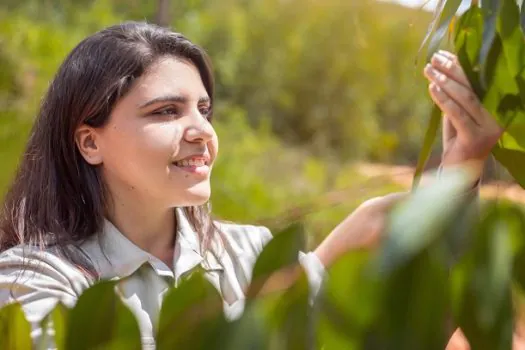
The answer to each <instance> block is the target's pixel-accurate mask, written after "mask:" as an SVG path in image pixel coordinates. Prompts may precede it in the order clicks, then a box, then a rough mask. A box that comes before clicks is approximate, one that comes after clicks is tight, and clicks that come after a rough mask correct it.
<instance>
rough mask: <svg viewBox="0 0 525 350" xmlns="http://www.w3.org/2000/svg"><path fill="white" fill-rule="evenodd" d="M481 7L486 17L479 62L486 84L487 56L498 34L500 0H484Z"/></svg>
mask: <svg viewBox="0 0 525 350" xmlns="http://www.w3.org/2000/svg"><path fill="white" fill-rule="evenodd" d="M481 9H482V12H483V17H484V23H483V24H484V25H483V38H482V45H481V50H480V55H479V63H480V65H481V67H482V70H481V82H482V84H484V86H486V76H485V74H484V73H485V72H486V69H485V68H484V67H485V65H486V62H487V56H488V53H489V50H490V47H491V46H492V43H493V41H494V37H495V35H496V23H497V19H498V14H499V9H500V0H484V1H482V2H481Z"/></svg>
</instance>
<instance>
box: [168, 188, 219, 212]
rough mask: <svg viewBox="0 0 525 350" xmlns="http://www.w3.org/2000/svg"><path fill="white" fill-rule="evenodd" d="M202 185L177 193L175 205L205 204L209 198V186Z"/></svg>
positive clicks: (193, 205) (191, 205) (192, 205)
mask: <svg viewBox="0 0 525 350" xmlns="http://www.w3.org/2000/svg"><path fill="white" fill-rule="evenodd" d="M203 187H204V186H203ZM203 187H201V188H190V189H187V190H186V191H184V193H183V194H182V193H179V194H178V195H177V196H176V198H177V201H176V203H174V204H175V206H183V207H195V206H199V205H203V204H206V203H207V202H208V201H209V200H210V195H211V190H210V188H209V187H208V188H203Z"/></svg>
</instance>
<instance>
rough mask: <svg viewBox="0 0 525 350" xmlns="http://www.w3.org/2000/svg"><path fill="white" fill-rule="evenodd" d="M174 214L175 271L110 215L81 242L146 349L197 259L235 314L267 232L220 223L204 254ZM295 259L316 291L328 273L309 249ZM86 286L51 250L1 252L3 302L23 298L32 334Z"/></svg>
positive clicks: (230, 313)
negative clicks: (112, 284) (218, 235)
mask: <svg viewBox="0 0 525 350" xmlns="http://www.w3.org/2000/svg"><path fill="white" fill-rule="evenodd" d="M176 213H177V222H178V232H177V238H176V240H175V242H176V243H175V244H176V245H175V253H174V257H173V259H174V261H173V266H174V269H173V270H171V269H170V268H169V267H168V266H167V265H166V264H165V263H164V262H162V261H161V260H160V259H158V258H156V257H154V256H153V255H151V254H149V253H148V252H146V251H144V250H142V249H140V248H139V247H137V246H136V245H135V244H134V243H132V242H131V241H130V240H128V239H127V238H126V237H125V236H124V235H123V234H122V233H121V232H119V230H118V229H117V228H116V227H115V226H114V225H113V224H112V223H111V222H110V221H108V220H106V221H105V224H104V228H103V231H102V232H101V233H100V234H97V235H95V236H93V237H91V238H90V239H88V240H87V241H86V242H84V243H82V244H81V245H80V248H81V250H82V251H83V252H84V253H85V254H86V255H87V257H88V258H89V260H90V262H91V263H93V265H94V267H95V269H96V271H97V273H98V274H99V276H100V277H101V279H103V280H118V281H119V282H118V289H119V294H120V295H121V298H122V300H123V301H124V303H125V304H126V305H127V306H128V307H129V308H130V310H131V311H132V312H133V314H134V315H135V317H136V318H137V321H138V324H139V328H140V331H141V337H142V343H143V348H144V349H154V347H155V340H154V334H155V329H156V328H155V327H156V321H157V318H158V316H159V311H160V308H161V305H162V300H163V297H164V295H165V293H166V291H167V290H168V288H169V287H170V286H176V285H177V284H178V283H179V281H180V279H181V277H182V276H183V275H184V274H185V273H186V272H188V271H190V270H192V269H193V268H194V267H196V266H197V265H200V267H201V268H202V269H203V270H204V271H205V277H206V279H207V280H208V281H210V282H211V284H212V285H213V286H214V287H215V288H216V289H217V290H218V291H219V293H220V294H221V296H222V299H223V301H224V312H225V315H226V317H227V318H228V319H230V320H232V319H235V318H237V317H239V316H240V315H241V314H242V312H243V309H244V297H245V295H244V291H245V290H246V287H247V286H248V285H249V283H250V280H251V273H252V269H253V266H254V264H255V261H256V259H257V257H258V256H259V254H260V252H261V251H262V249H263V247H264V245H265V244H266V243H268V242H269V241H270V240H271V238H272V235H271V233H270V231H269V230H268V229H267V228H265V227H262V226H251V225H236V224H225V223H218V225H219V226H220V229H221V232H222V233H223V234H224V235H223V237H222V238H223V247H222V254H218V255H216V254H212V253H210V252H208V253H207V255H206V256H202V255H201V253H200V251H201V250H200V245H199V240H198V235H197V233H196V232H195V231H194V230H193V229H192V227H191V225H190V223H189V222H188V220H187V218H186V217H185V216H184V214H183V211H182V210H180V209H177V210H176ZM299 263H300V264H301V265H302V266H303V268H304V269H305V272H306V275H307V277H308V280H309V282H310V290H311V292H312V294H313V295H315V294H317V291H318V290H319V288H320V286H321V283H322V280H323V277H324V273H325V271H324V267H323V265H322V263H321V262H320V261H319V259H317V257H316V255H315V254H313V253H308V254H304V253H300V254H299ZM125 277H126V278H125ZM91 285H92V282H91V281H90V279H89V278H88V277H87V276H86V275H85V274H84V273H83V272H82V270H81V269H79V268H78V267H76V266H75V265H73V264H71V263H70V262H69V261H67V260H65V259H63V258H61V257H59V255H58V254H57V253H56V252H54V251H53V250H52V249H48V250H46V251H41V250H39V249H38V248H36V247H29V246H17V247H13V248H11V249H9V250H7V251H5V252H3V253H2V254H0V307H1V306H3V305H4V304H6V303H9V302H12V301H14V300H15V299H16V301H18V302H20V303H21V304H22V306H23V308H24V312H25V313H26V317H27V319H28V320H29V321H30V323H31V324H32V327H33V332H32V337H33V339H34V340H35V341H38V339H39V338H40V336H41V329H40V326H39V322H40V321H41V320H42V318H43V317H44V316H45V315H46V314H47V313H48V312H49V311H51V310H52V309H53V307H54V306H55V305H56V303H57V302H58V301H59V300H60V301H61V302H62V303H64V304H65V305H67V306H69V307H72V306H73V305H74V304H75V302H76V300H77V299H78V297H79V296H80V294H81V293H82V292H83V291H84V290H85V289H87V288H88V287H89V286H91ZM50 348H53V345H52V344H50Z"/></svg>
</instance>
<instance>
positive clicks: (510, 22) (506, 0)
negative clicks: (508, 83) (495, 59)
mask: <svg viewBox="0 0 525 350" xmlns="http://www.w3.org/2000/svg"><path fill="white" fill-rule="evenodd" d="M502 2H503V3H502V5H501V12H500V16H499V17H498V31H499V33H500V36H501V41H502V43H503V52H504V53H505V56H506V59H507V66H508V69H509V72H510V74H511V76H512V77H517V76H518V75H520V74H521V72H522V71H523V68H524V63H525V62H524V59H523V58H524V56H523V55H524V54H525V43H524V42H523V40H524V38H523V32H522V31H521V27H520V9H519V7H518V5H517V4H516V1H515V0H502Z"/></svg>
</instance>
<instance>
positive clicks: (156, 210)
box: [0, 22, 500, 348]
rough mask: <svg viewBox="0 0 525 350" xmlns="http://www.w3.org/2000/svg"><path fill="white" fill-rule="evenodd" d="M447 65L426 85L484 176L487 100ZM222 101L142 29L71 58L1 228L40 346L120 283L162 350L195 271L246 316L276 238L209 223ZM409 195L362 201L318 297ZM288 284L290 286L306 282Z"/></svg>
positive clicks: (199, 72) (318, 275)
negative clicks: (88, 294)
mask: <svg viewBox="0 0 525 350" xmlns="http://www.w3.org/2000/svg"><path fill="white" fill-rule="evenodd" d="M437 58H439V59H437ZM437 58H436V59H434V60H433V61H432V64H431V65H432V66H429V67H427V69H426V70H425V72H426V74H427V77H428V78H429V80H431V85H430V86H431V89H430V93H431V96H432V97H433V98H434V100H435V102H436V103H437V104H438V105H439V106H440V108H441V109H442V110H443V111H445V112H446V113H447V117H448V118H447V120H448V122H447V123H448V124H446V125H447V127H446V130H445V132H446V135H445V136H446V137H444V140H446V144H445V145H444V156H443V164H444V165H447V166H448V165H451V164H456V165H457V164H461V163H464V162H467V161H474V162H478V163H479V162H481V163H482V162H483V161H484V160H485V159H486V157H487V155H488V154H489V152H490V149H491V147H492V146H493V145H494V143H495V142H496V141H497V139H498V136H499V134H500V129H499V127H498V125H497V124H495V123H494V122H493V119H492V118H491V116H490V115H489V114H488V113H486V111H484V110H483V109H482V108H481V107H480V104H479V101H477V100H475V99H471V98H465V96H467V97H468V96H471V92H470V91H471V90H470V87H469V86H467V85H465V84H464V83H462V82H463V81H464V80H465V77H464V73H463V72H462V70H461V68H460V67H459V65H458V64H457V62H456V61H455V60H454V58H453V57H451V56H448V55H442V57H441V56H440V57H437ZM213 90H214V87H213V75H212V71H211V66H210V62H209V59H208V57H207V55H206V53H205V52H204V51H203V50H202V49H201V48H200V47H198V46H196V45H195V44H193V43H191V42H190V41H189V40H188V39H186V38H185V37H184V36H183V35H181V34H178V33H174V32H172V31H170V30H168V29H165V28H160V27H157V26H155V25H150V24H146V23H135V22H130V23H123V24H120V25H116V26H113V27H109V28H106V29H104V30H102V31H100V32H97V33H95V34H93V35H92V36H90V37H88V38H86V39H84V40H83V41H82V42H80V43H79V44H78V46H77V47H75V48H74V49H73V51H72V52H71V53H70V54H69V56H68V57H67V58H66V59H65V61H64V62H63V64H62V65H61V67H60V68H59V71H58V72H57V74H56V76H55V78H54V80H53V82H52V83H51V85H50V87H49V90H48V92H47V95H46V96H45V97H44V99H43V103H42V106H41V109H40V111H39V114H38V116H37V119H36V121H35V124H34V127H33V129H32V131H31V134H30V137H29V140H28V144H27V148H26V150H25V153H24V155H23V158H22V162H21V164H20V168H19V171H18V173H17V175H16V177H15V180H14V183H13V185H12V187H11V189H10V191H9V192H8V195H7V197H6V201H5V204H4V206H3V208H2V213H1V216H0V251H1V252H2V253H1V254H0V304H2V305H3V304H6V303H10V302H13V301H18V302H20V303H21V304H22V306H23V308H24V311H25V313H26V316H27V318H28V320H29V321H30V322H31V324H32V326H33V328H34V332H33V337H34V339H35V340H37V339H41V338H42V337H41V335H42V334H41V333H42V330H41V329H40V321H41V320H42V318H43V317H44V316H45V315H46V314H47V313H48V312H49V311H50V310H51V309H52V308H53V307H54V305H55V304H56V303H57V302H58V301H62V302H63V303H65V304H66V305H68V306H72V305H73V304H75V303H76V301H77V300H78V297H79V296H80V294H81V293H82V292H83V291H85V290H86V289H87V288H88V287H89V286H91V285H92V284H93V283H94V282H96V281H99V280H116V281H118V287H117V288H118V291H119V295H120V296H121V297H122V299H123V301H124V302H125V303H126V304H127V305H128V306H129V308H130V309H131V310H132V312H133V313H134V314H135V316H136V318H137V320H138V323H139V327H140V331H141V335H142V342H143V344H144V347H145V348H150V347H151V348H153V347H154V346H155V339H154V336H153V335H154V334H155V328H156V325H157V321H158V317H159V310H160V308H161V304H162V301H163V296H164V295H165V294H166V291H167V290H168V288H169V287H171V286H177V285H178V283H179V282H180V280H181V278H182V277H183V276H184V275H185V274H187V273H189V272H190V271H191V270H192V269H193V268H195V267H200V268H202V269H203V270H204V271H205V277H206V278H207V279H208V280H209V281H210V283H211V284H212V285H213V286H214V287H215V288H216V289H217V290H218V292H219V293H220V295H221V296H222V299H223V300H224V310H225V313H226V315H227V316H228V317H229V318H230V319H234V318H236V317H238V316H239V315H240V314H241V312H242V311H243V308H244V299H245V292H246V288H247V287H248V285H249V283H250V279H251V274H252V270H253V265H254V262H255V261H256V259H257V257H258V255H259V254H260V252H261V251H262V249H263V247H264V246H265V244H266V243H268V241H269V240H270V239H271V238H272V235H271V233H270V232H269V230H268V229H267V228H265V227H259V226H251V225H236V224H229V223H228V224H226V223H223V222H218V221H215V220H213V219H212V218H211V213H210V210H209V205H208V204H209V198H210V193H211V188H210V176H211V172H212V169H213V166H214V162H215V159H216V157H217V154H218V140H217V135H216V133H215V131H214V129H213V126H212V116H213V106H214V94H213V92H214V91H213ZM467 111H468V112H467ZM477 176H479V174H478V173H475V174H474V178H475V179H476V178H477ZM475 179H473V180H475ZM405 196H406V195H405V194H391V195H388V196H385V197H381V198H375V199H373V200H370V201H367V202H365V203H364V204H363V205H362V206H360V207H359V208H358V209H357V210H356V211H355V212H354V213H352V214H350V215H349V216H348V217H347V218H346V219H345V220H344V221H343V222H341V224H340V225H338V226H337V227H336V228H335V229H334V230H333V231H332V232H331V233H330V235H329V236H328V237H327V238H326V239H325V241H323V242H322V243H321V245H320V246H319V247H318V248H317V249H316V250H315V251H314V252H309V253H306V254H305V253H300V254H299V256H298V262H299V263H300V264H301V266H302V267H303V268H304V269H305V271H306V274H307V277H308V279H309V282H310V287H311V292H312V296H315V295H316V293H317V291H318V289H319V288H320V285H321V283H322V280H323V275H324V269H325V267H329V266H330V265H331V264H332V263H333V262H334V261H336V260H337V259H338V258H340V257H341V256H342V255H343V254H345V253H346V252H348V251H349V250H353V249H361V248H367V247H370V246H374V245H375V244H376V243H377V242H378V240H379V239H380V237H381V232H382V229H383V227H384V223H385V219H386V215H387V213H388V211H389V208H391V206H392V205H393V204H395V203H396V202H397V201H399V200H400V199H402V198H404V197H405ZM287 276H288V277H289V278H288V280H287V281H282V280H281V282H282V283H283V284H290V279H291V280H292V281H293V279H294V278H295V276H296V275H295V274H291V275H287ZM47 338H49V337H46V339H47ZM46 346H48V347H53V344H47V345H46ZM39 348H42V347H41V346H40V347H39Z"/></svg>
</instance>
